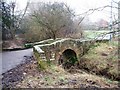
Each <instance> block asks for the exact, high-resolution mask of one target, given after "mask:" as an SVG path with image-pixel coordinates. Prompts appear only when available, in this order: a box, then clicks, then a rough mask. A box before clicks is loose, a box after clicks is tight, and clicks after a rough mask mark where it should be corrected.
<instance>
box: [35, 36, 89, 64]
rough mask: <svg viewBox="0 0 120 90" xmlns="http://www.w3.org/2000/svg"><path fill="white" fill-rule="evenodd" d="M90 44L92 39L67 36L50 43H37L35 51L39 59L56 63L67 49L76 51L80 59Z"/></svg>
mask: <svg viewBox="0 0 120 90" xmlns="http://www.w3.org/2000/svg"><path fill="white" fill-rule="evenodd" d="M48 41H49V40H48ZM42 42H43V41H42ZM90 45H91V40H78V39H70V38H66V39H59V40H56V41H54V42H52V43H49V44H48V43H47V44H41V45H36V46H34V47H33V51H34V55H35V57H36V59H37V60H38V61H51V62H53V63H54V64H58V60H59V58H60V56H61V55H62V54H63V52H64V51H65V50H67V49H71V50H73V51H74V52H75V53H76V56H77V59H78V60H80V58H81V56H82V55H84V54H85V53H86V52H87V51H88V49H89V47H90Z"/></svg>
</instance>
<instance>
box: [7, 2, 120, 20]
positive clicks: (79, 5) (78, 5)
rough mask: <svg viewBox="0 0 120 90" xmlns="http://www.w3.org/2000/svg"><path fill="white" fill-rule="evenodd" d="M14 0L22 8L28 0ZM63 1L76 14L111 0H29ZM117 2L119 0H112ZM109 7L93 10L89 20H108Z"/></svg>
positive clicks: (114, 12)
mask: <svg viewBox="0 0 120 90" xmlns="http://www.w3.org/2000/svg"><path fill="white" fill-rule="evenodd" d="M8 1H10V0H8ZM12 1H16V3H17V6H18V7H17V9H24V8H25V6H26V3H27V1H29V0H12ZM38 1H39V2H65V3H66V4H67V5H68V6H70V8H72V9H73V10H75V12H76V14H81V13H83V12H85V11H87V10H89V9H91V8H96V7H102V6H105V5H111V1H112V0H30V2H38ZM114 1H115V2H118V1H120V0H114ZM113 6H117V4H116V3H114V2H113ZM110 10H111V9H110V8H106V9H104V10H103V11H102V12H95V13H93V14H92V15H90V16H89V18H90V20H91V21H93V22H95V21H97V20H100V19H102V18H103V19H105V20H107V21H109V20H110ZM113 16H115V18H117V9H113Z"/></svg>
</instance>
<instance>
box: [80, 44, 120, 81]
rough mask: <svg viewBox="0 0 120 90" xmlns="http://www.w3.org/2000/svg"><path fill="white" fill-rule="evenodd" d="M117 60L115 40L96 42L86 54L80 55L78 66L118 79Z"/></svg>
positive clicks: (119, 78) (119, 77)
mask: <svg viewBox="0 0 120 90" xmlns="http://www.w3.org/2000/svg"><path fill="white" fill-rule="evenodd" d="M118 61H119V59H118V47H117V43H116V42H114V43H97V45H95V47H92V48H91V49H90V50H89V51H88V54H86V55H84V56H83V57H82V59H81V60H80V63H79V64H80V65H79V67H80V68H84V69H86V70H88V71H90V72H94V73H96V74H101V75H104V76H107V77H109V78H111V79H114V80H118V81H119V80H120V76H118V74H119V73H120V72H119V71H118Z"/></svg>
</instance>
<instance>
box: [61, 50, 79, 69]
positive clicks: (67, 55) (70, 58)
mask: <svg viewBox="0 0 120 90" xmlns="http://www.w3.org/2000/svg"><path fill="white" fill-rule="evenodd" d="M76 61H77V55H76V53H75V51H74V50H71V49H67V50H65V51H64V52H63V53H62V55H61V56H60V58H59V65H62V66H63V67H64V68H70V67H71V66H74V64H75V62H76Z"/></svg>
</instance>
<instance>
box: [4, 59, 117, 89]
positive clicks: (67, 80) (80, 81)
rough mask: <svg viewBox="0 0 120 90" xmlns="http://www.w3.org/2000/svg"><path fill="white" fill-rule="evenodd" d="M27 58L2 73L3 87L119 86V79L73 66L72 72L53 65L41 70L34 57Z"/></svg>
mask: <svg viewBox="0 0 120 90" xmlns="http://www.w3.org/2000/svg"><path fill="white" fill-rule="evenodd" d="M27 59H28V60H26V62H25V63H24V64H20V65H18V66H17V67H15V68H13V69H11V70H9V71H7V72H5V73H3V74H2V75H3V78H2V84H3V88H92V89H98V88H118V82H117V81H111V80H110V79H106V78H104V77H102V76H97V75H94V74H89V73H88V72H85V71H82V70H80V69H74V68H73V69H71V72H70V71H66V70H64V69H63V68H62V67H61V66H55V65H51V66H50V67H49V68H48V69H47V70H42V71H41V70H40V69H39V68H38V64H37V61H36V60H35V59H34V58H33V57H31V58H27ZM73 71H74V72H73Z"/></svg>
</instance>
